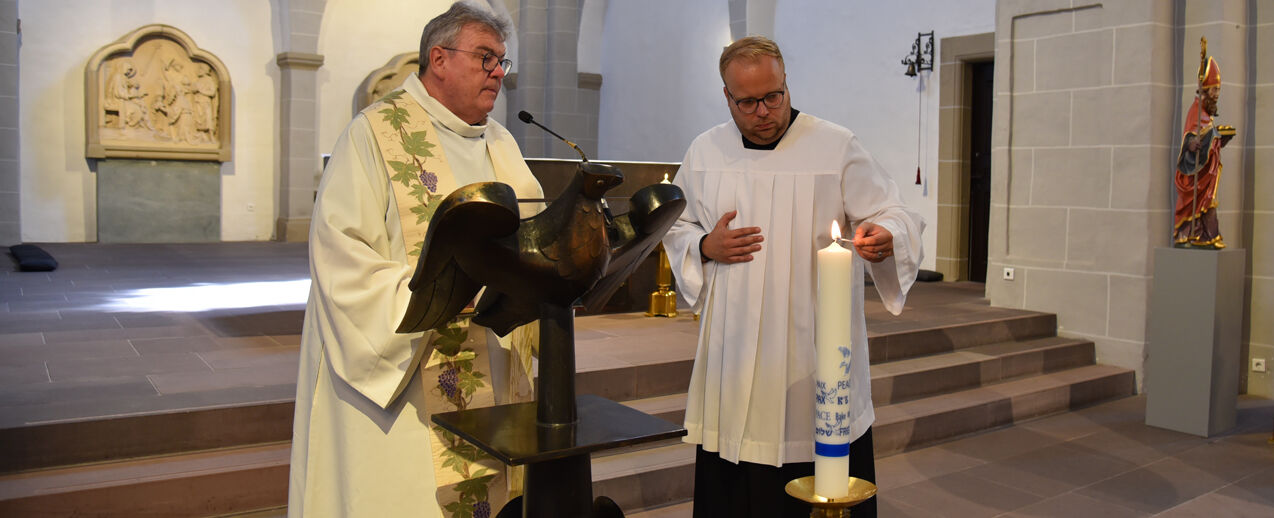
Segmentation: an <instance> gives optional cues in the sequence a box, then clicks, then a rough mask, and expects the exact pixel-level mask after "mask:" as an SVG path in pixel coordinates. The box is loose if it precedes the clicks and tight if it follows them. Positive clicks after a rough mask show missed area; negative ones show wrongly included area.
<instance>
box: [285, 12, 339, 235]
mask: <svg viewBox="0 0 1274 518" xmlns="http://www.w3.org/2000/svg"><path fill="white" fill-rule="evenodd" d="M326 3H327V2H326V0H284V1H283V2H282V4H283V5H282V6H280V7H278V9H279V11H278V12H276V13H275V14H276V15H277V16H279V20H280V27H279V30H280V31H281V32H282V33H283V42H284V44H283V48H282V49H280V50H281V52H280V53H279V55H278V57H277V58H276V60H275V61H276V62H277V63H278V65H279V142H280V144H281V145H280V146H279V173H278V174H279V190H278V206H277V210H276V212H275V214H276V217H277V220H276V224H275V233H274V236H275V239H276V240H279V241H305V240H307V239H308V238H309V231H310V215H311V213H313V212H314V193H315V189H316V188H317V187H318V177H319V175H320V174H321V173H322V168H323V164H322V162H321V159H320V155H319V149H318V68H319V67H320V66H323V56H321V55H319V54H318V53H317V52H318V33H319V27H320V24H321V22H322V19H323V7H324V5H325V4H326Z"/></svg>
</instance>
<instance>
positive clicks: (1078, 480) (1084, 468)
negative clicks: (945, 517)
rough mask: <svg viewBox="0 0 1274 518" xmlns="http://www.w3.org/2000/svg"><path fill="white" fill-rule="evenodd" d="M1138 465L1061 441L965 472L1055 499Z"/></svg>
mask: <svg viewBox="0 0 1274 518" xmlns="http://www.w3.org/2000/svg"><path fill="white" fill-rule="evenodd" d="M1136 467H1137V466H1136V465H1134V464H1133V463H1131V462H1128V461H1125V460H1121V459H1114V458H1107V457H1103V456H1101V455H1098V454H1095V453H1090V452H1086V451H1084V450H1083V449H1080V448H1076V447H1074V446H1073V445H1070V444H1067V443H1060V444H1055V445H1052V446H1045V447H1043V448H1040V449H1037V450H1032V451H1028V452H1026V453H1023V454H1021V455H1017V456H1015V457H1010V458H1008V459H1004V460H1002V461H997V462H992V463H988V464H983V465H981V466H977V467H974V468H970V469H969V470H967V471H965V472H964V473H966V474H968V475H970V476H973V477H977V478H979V479H982V480H986V481H988V482H994V483H998V484H1002V485H1006V486H1011V487H1014V488H1016V489H1018V490H1021V491H1026V492H1029V493H1031V494H1035V495H1038V496H1040V497H1042V498H1051V497H1054V496H1057V495H1060V494H1063V493H1067V492H1070V491H1072V490H1075V489H1077V488H1080V487H1084V486H1087V485H1089V484H1091V483H1093V482H1094V481H1098V480H1105V479H1108V478H1110V477H1113V476H1116V475H1119V474H1122V473H1126V472H1128V471H1130V470H1132V469H1135V468H1136Z"/></svg>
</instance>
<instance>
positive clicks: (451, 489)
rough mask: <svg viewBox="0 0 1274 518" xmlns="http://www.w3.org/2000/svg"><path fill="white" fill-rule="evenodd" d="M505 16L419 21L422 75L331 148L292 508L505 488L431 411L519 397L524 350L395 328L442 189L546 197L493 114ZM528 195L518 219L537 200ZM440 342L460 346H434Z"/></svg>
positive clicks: (323, 186) (470, 512) (360, 506)
mask: <svg viewBox="0 0 1274 518" xmlns="http://www.w3.org/2000/svg"><path fill="white" fill-rule="evenodd" d="M508 28H509V25H508V22H507V20H505V19H503V18H500V17H497V16H496V15H494V14H492V13H490V12H488V11H486V10H484V9H482V8H481V7H475V6H473V5H468V4H465V3H457V4H455V6H453V7H452V8H451V10H449V11H447V12H446V13H444V14H442V15H440V16H439V17H438V18H435V19H434V20H433V21H431V22H430V23H429V24H428V25H427V26H426V28H425V31H424V34H423V35H422V37H421V60H420V61H421V67H420V70H421V71H420V74H419V75H417V74H412V75H411V77H409V78H408V79H407V80H406V82H405V83H404V84H403V85H402V86H401V87H400V88H399V89H398V90H395V91H393V92H391V93H390V94H388V95H386V96H385V97H384V98H383V99H381V100H380V101H378V102H377V103H375V104H373V105H372V106H370V107H368V108H367V109H366V110H364V111H363V112H361V113H359V114H358V115H356V116H355V117H354V120H353V121H352V122H351V123H350V125H349V126H348V127H347V128H346V130H345V133H344V134H343V135H342V136H341V137H340V139H339V141H338V142H337V143H336V147H335V149H334V150H333V151H332V158H331V160H330V163H329V164H328V165H327V168H326V170H325V171H324V173H323V178H322V181H321V183H320V185H319V191H318V197H317V199H316V201H315V207H314V217H313V220H312V222H311V229H310V273H311V276H312V287H311V290H310V298H309V303H308V304H307V306H306V312H305V323H304V330H303V332H302V344H301V365H300V374H299V379H298V383H297V397H296V416H295V425H294V432H293V442H292V464H291V476H290V486H289V495H288V514H289V516H339V517H356V516H369V517H378V518H379V517H398V516H412V517H420V516H424V517H442V516H446V517H451V516H458V515H462V516H473V517H475V518H478V517H489V516H493V515H494V514H495V513H496V512H498V511H499V506H500V505H502V504H503V502H504V500H505V499H507V496H508V495H507V494H506V491H505V487H504V486H503V485H504V484H505V482H506V481H505V480H504V479H503V472H502V471H500V470H502V469H503V468H502V467H501V466H500V465H499V463H498V462H497V463H494V464H493V463H491V462H487V463H486V464H482V463H479V462H476V461H474V462H469V459H461V458H462V457H464V455H457V454H456V453H455V452H454V451H452V450H451V449H449V448H450V447H451V446H455V445H457V444H459V442H457V441H458V440H457V439H456V438H455V437H454V436H449V437H444V436H443V435H442V434H440V433H439V432H438V431H436V430H434V429H432V428H431V427H430V422H429V420H428V418H429V415H430V414H432V413H436V412H443V411H451V410H455V409H456V408H463V407H465V406H480V405H489V404H492V403H493V402H496V401H498V400H500V399H501V397H502V394H503V397H504V398H506V400H507V398H508V397H509V394H512V393H514V392H517V391H519V390H521V391H522V392H521V395H522V396H524V397H529V396H530V393H529V386H528V385H527V384H526V383H525V381H526V380H525V379H523V380H522V381H523V382H524V383H523V384H522V386H520V387H509V386H508V385H510V384H511V383H512V381H511V380H510V379H509V378H510V376H511V375H510V374H509V373H510V372H513V373H515V374H516V373H517V372H518V371H522V373H523V374H525V373H526V372H529V369H527V367H529V365H530V358H529V356H527V357H524V358H519V357H518V356H519V354H521V353H520V352H519V354H513V355H510V354H509V353H508V351H507V350H504V349H501V348H500V347H499V346H498V345H493V346H492V347H490V348H487V347H486V344H485V343H483V342H485V341H487V340H486V338H488V335H491V336H493V335H492V334H491V333H489V332H488V331H487V330H482V329H480V328H476V327H473V328H464V327H460V326H459V325H456V326H454V327H452V328H451V329H450V331H454V333H453V334H446V333H433V332H429V333H424V334H423V335H422V334H421V333H415V334H398V333H395V329H396V328H397V327H398V324H399V321H400V320H401V318H402V316H403V313H404V311H405V309H406V308H407V304H408V300H409V296H410V294H411V292H410V290H409V289H408V281H409V280H410V279H411V277H412V274H413V273H414V270H415V268H414V265H415V263H416V261H417V259H419V255H420V254H419V246H420V243H421V242H422V241H423V238H424V235H425V232H426V229H427V227H428V219H429V218H428V216H429V215H430V214H432V209H433V208H434V207H435V206H436V204H437V203H438V202H439V201H440V200H441V199H442V198H443V197H444V196H445V195H447V194H448V193H450V192H451V191H452V190H454V189H456V188H458V187H461V186H464V185H467V184H469V183H473V182H480V181H500V182H504V183H507V184H509V185H511V186H512V187H513V188H514V190H515V192H516V193H517V194H518V197H519V198H543V193H542V191H541V189H540V186H539V184H538V183H537V182H536V180H535V178H534V177H533V176H532V175H531V172H530V170H529V169H528V168H527V166H526V163H525V162H524V161H523V158H522V155H521V153H520V152H519V150H518V147H517V144H516V143H515V142H514V141H513V138H512V136H511V135H510V134H509V132H508V131H507V130H506V129H505V128H504V127H502V126H501V125H500V124H498V123H497V122H495V121H493V120H490V119H488V118H487V114H488V113H489V112H490V111H491V109H492V107H493V105H494V102H495V99H496V96H497V95H498V94H499V90H500V85H501V81H502V80H503V78H504V75H505V73H506V71H507V69H508V67H509V65H510V63H509V61H508V60H505V59H504V55H505V43H504V41H505V38H506V35H507V34H508ZM524 208H525V209H527V210H525V211H524V213H523V217H528V216H530V215H532V214H533V212H535V211H536V210H537V209H538V206H530V207H524ZM468 331H473V332H468ZM466 333H467V334H466ZM444 335H445V336H444ZM514 335H517V332H516V331H515V332H514V333H513V334H512V335H511V336H514ZM466 336H467V338H465V337H466ZM446 340H454V341H455V343H453V344H452V345H454V350H455V351H460V352H458V353H455V354H453V355H452V356H447V355H445V354H441V353H440V350H441V349H443V347H440V346H438V344H440V343H444V342H445V341H446ZM489 342H490V343H495V342H496V341H495V340H494V339H493V340H490V341H489ZM505 345H506V347H508V346H509V344H507V343H506V344H505ZM514 349H515V352H518V351H517V348H516V347H514ZM528 350H529V349H528ZM488 353H489V354H488ZM527 354H529V353H527ZM493 385H494V386H493ZM439 440H443V441H451V442H445V443H444V444H441V445H440V444H438V441H439ZM431 441H432V442H431ZM468 451H469V450H466V452H468ZM465 455H468V453H465ZM443 459H447V460H448V461H449V462H446V463H444V462H443ZM457 459H460V460H463V461H464V462H460V461H458V460H457ZM456 481H461V482H464V484H459V485H457V483H456ZM497 494H498V495H499V498H500V499H499V500H497Z"/></svg>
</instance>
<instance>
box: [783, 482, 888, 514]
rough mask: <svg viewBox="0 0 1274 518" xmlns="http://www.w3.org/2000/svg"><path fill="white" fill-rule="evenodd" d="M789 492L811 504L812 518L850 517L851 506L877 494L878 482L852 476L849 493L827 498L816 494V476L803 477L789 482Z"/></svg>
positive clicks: (787, 487)
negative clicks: (874, 482)
mask: <svg viewBox="0 0 1274 518" xmlns="http://www.w3.org/2000/svg"><path fill="white" fill-rule="evenodd" d="M783 489H784V490H785V491H787V494H789V495H792V496H793V497H795V498H798V499H800V500H801V501H803V502H805V503H808V504H810V518H849V508H850V507H853V506H855V505H858V504H860V503H862V502H863V501H864V500H867V499H868V498H871V497H873V496H876V484H873V483H871V482H868V481H866V480H863V479H861V478H854V477H850V479H849V494H848V496H843V497H840V498H827V497H824V496H819V495H816V494H814V476H813V475H811V476H808V477H801V478H798V479H795V480H793V481H791V482H788V483H787V486H784V488H783Z"/></svg>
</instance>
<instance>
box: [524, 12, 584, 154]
mask: <svg viewBox="0 0 1274 518" xmlns="http://www.w3.org/2000/svg"><path fill="white" fill-rule="evenodd" d="M517 19H518V20H519V24H518V28H517V31H518V63H517V64H516V65H514V70H516V71H517V75H516V77H514V78H511V79H512V80H510V81H508V83H509V84H508V85H507V86H508V87H509V88H508V89H507V91H508V94H509V103H508V106H509V108H508V113H509V114H510V115H511V116H510V117H509V118H510V121H509V124H508V126H509V131H510V132H512V133H513V136H514V138H516V139H517V141H518V143H519V144H521V146H522V154H523V155H526V156H528V157H549V158H577V157H578V156H579V155H577V154H575V151H574V150H572V149H571V148H570V147H568V146H566V145H565V144H562V143H561V142H558V140H557V139H555V138H553V137H552V136H551V135H548V134H546V133H544V132H543V131H541V130H540V129H539V128H532V127H529V126H528V125H525V124H522V123H521V122H517V121H513V120H512V119H513V117H512V114H516V113H517V112H518V111H520V110H526V111H528V112H531V113H532V114H533V115H535V120H536V121H537V122H539V123H541V124H543V125H545V126H548V127H549V128H552V129H553V131H556V132H557V133H558V134H560V135H562V136H563V137H566V138H567V139H570V140H572V141H574V142H575V143H576V144H578V145H580V146H581V147H583V148H584V149H585V153H588V152H592V151H595V150H596V147H597V144H596V143H597V128H596V123H595V122H594V123H593V124H592V125H591V126H592V127H591V128H590V124H589V120H590V119H589V115H588V114H589V111H588V110H589V109H590V107H589V106H587V105H589V104H592V106H591V110H592V111H591V113H592V118H593V120H594V121H595V120H596V112H597V109H598V108H597V104H596V103H592V102H591V100H592V98H593V97H597V99H598V102H600V96H597V95H596V94H594V95H592V96H588V95H584V96H581V87H584V88H586V89H591V90H596V89H597V88H599V87H600V78H597V77H593V76H595V74H592V75H589V76H588V77H584V78H581V76H580V74H579V67H578V53H579V24H580V5H579V0H521V1H520V2H519V5H518V13H517ZM594 85H597V86H594ZM582 97H583V98H584V99H583V101H584V102H581V98H582ZM590 130H591V131H590Z"/></svg>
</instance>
